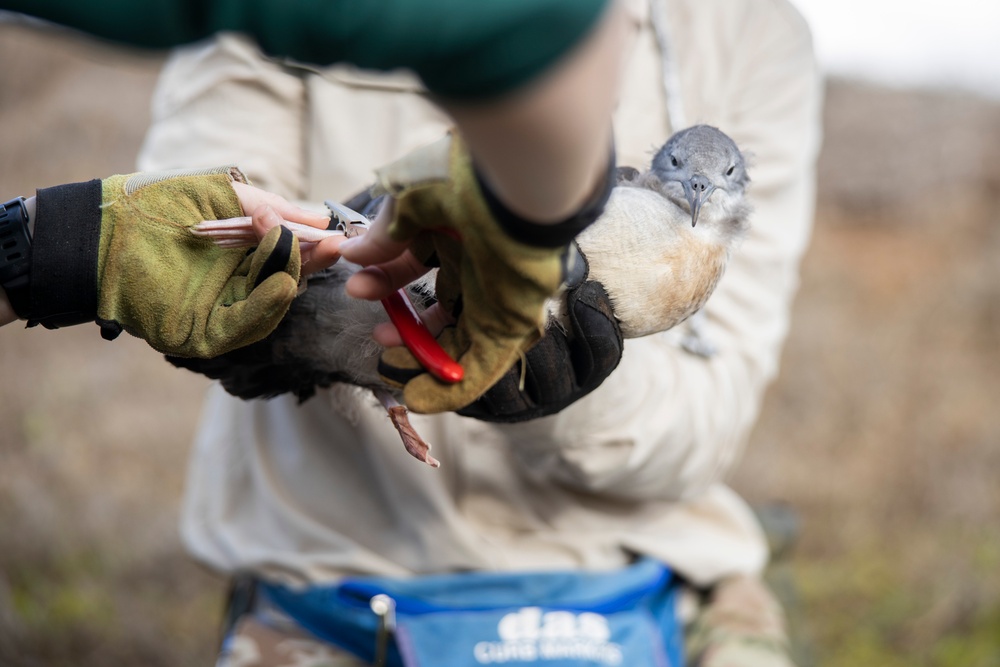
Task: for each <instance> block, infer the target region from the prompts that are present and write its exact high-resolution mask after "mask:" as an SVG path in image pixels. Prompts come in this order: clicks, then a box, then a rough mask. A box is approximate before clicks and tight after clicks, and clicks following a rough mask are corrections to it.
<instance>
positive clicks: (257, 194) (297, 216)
mask: <svg viewBox="0 0 1000 667" xmlns="http://www.w3.org/2000/svg"><path fill="white" fill-rule="evenodd" d="M233 190H235V191H236V196H237V198H239V200H240V206H242V207H243V212H244V213H248V214H253V212H254V211H255V210H257V209H258V208H259V207H260V206H262V205H266V206H270V207H271V208H272V209H274V211H275V212H276V213H277V214H278V215H279V216H280V217H282V218H284V219H285V220H288V221H290V222H298V223H301V224H303V225H309V226H310V227H319V228H321V229H325V228H326V227H327V225H329V224H330V216H329V215H324V214H323V213H317V212H316V211H310V210H308V209H305V208H302V207H301V206H296V205H295V204H293V203H291V202H290V201H288V200H287V199H285V198H284V197H282V196H281V195H277V194H275V193H273V192H268V191H267V190H261V189H260V188H256V187H254V186H252V185H247V184H245V183H239V182H234V183H233Z"/></svg>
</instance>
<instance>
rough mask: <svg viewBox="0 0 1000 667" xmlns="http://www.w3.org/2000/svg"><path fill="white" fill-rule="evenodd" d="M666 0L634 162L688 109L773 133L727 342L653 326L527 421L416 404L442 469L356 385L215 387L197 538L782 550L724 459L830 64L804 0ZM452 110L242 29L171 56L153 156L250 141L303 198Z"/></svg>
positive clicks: (301, 565) (719, 553)
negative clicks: (300, 399)
mask: <svg viewBox="0 0 1000 667" xmlns="http://www.w3.org/2000/svg"><path fill="white" fill-rule="evenodd" d="M655 1H659V0H655ZM654 9H655V10H656V11H654V12H652V13H653V14H654V15H656V21H655V22H654V21H652V20H651V16H650V12H649V9H648V8H647V7H645V6H637V7H636V8H635V9H634V11H633V15H634V16H635V19H636V25H637V27H638V29H639V30H638V33H637V40H636V42H635V47H634V51H633V53H632V55H631V57H630V61H629V64H628V70H627V76H626V82H625V86H624V90H623V93H622V101H621V104H620V108H619V110H618V112H617V116H616V119H615V129H616V142H617V150H618V158H619V163H620V164H627V165H632V166H636V167H639V168H642V167H645V166H646V165H647V164H648V162H649V160H650V158H651V156H652V152H653V151H654V150H655V148H656V147H658V146H659V145H661V144H662V143H663V142H664V141H665V140H666V138H667V137H668V136H669V135H670V134H671V132H672V131H673V130H674V129H680V125H682V124H683V125H688V124H694V123H701V122H704V123H709V124H712V125H716V126H718V127H720V128H721V129H723V130H724V131H725V132H727V133H728V134H729V135H730V136H732V137H733V138H734V139H735V140H736V142H737V143H738V144H739V145H740V147H741V148H743V149H744V150H745V151H748V152H749V153H751V154H752V155H753V159H752V162H751V172H750V173H751V178H752V180H753V182H752V184H751V190H750V195H751V199H752V202H753V206H754V209H755V213H754V216H753V218H752V230H751V232H750V234H749V237H748V238H747V240H746V241H745V242H744V243H743V245H742V247H741V248H740V249H739V251H738V252H737V254H736V256H735V257H734V259H733V261H732V263H731V265H730V268H729V270H728V272H727V274H726V276H725V277H724V278H723V280H722V282H721V284H720V285H719V287H718V289H717V291H716V293H715V295H714V296H713V297H712V298H711V300H710V301H709V303H708V305H707V306H706V312H707V321H708V326H707V334H708V336H709V337H710V339H711V340H712V342H713V343H714V344H715V345H716V346H717V348H718V354H716V355H715V356H714V357H712V358H711V359H708V360H706V359H703V358H701V357H698V356H693V355H691V354H689V353H687V352H685V351H683V350H682V349H681V348H680V347H679V346H678V345H677V338H678V337H677V335H676V334H674V333H672V332H668V333H667V334H661V335H656V336H651V337H647V338H643V339H633V340H629V341H627V342H626V346H625V352H624V356H623V359H622V362H621V365H620V366H619V368H618V369H617V370H616V371H615V372H614V373H613V374H612V375H611V377H610V378H608V380H607V381H606V382H605V383H604V384H603V385H602V386H601V387H600V388H599V389H597V390H596V391H594V392H593V393H592V394H590V395H589V396H587V397H585V398H584V399H582V400H580V401H578V402H577V403H575V404H574V405H572V406H570V407H569V408H568V409H566V410H565V411H563V412H562V413H560V414H558V415H554V416H552V417H549V418H545V419H541V420H537V421H534V422H529V423H525V424H516V425H492V424H486V423H482V422H477V421H474V420H471V419H466V418H462V417H458V416H455V415H453V414H446V415H435V416H414V419H413V422H414V425H415V427H416V428H417V429H418V430H419V432H420V433H421V434H422V435H423V436H424V437H425V438H426V439H427V440H428V441H429V442H431V443H432V444H433V446H434V450H433V453H434V455H435V456H436V457H437V458H438V459H439V460H441V462H442V467H441V468H440V469H438V470H433V469H430V468H428V467H427V466H424V465H421V464H419V463H418V462H416V461H414V460H413V459H412V458H410V457H409V456H408V455H407V454H406V452H405V451H404V450H403V448H402V446H401V445H400V441H399V438H398V436H397V434H396V432H395V430H394V429H393V427H392V426H391V424H390V423H389V422H388V420H387V418H386V416H385V414H384V411H383V410H382V409H381V408H380V407H379V406H378V405H377V403H376V402H375V400H374V399H373V398H372V397H371V396H370V395H369V394H368V393H366V392H361V391H359V390H356V389H353V388H347V387H334V388H333V389H331V390H329V391H326V392H321V393H320V394H319V395H318V396H317V397H315V398H313V399H312V400H310V401H308V402H306V403H305V404H304V405H301V406H299V405H297V404H296V401H295V399H293V398H291V397H287V396H286V397H280V398H277V399H273V400H271V401H251V402H243V401H240V400H238V399H235V398H233V397H230V396H228V395H227V394H225V393H224V392H223V391H222V389H220V388H219V387H214V388H213V389H212V390H211V391H210V394H209V397H208V400H207V403H206V405H205V411H204V416H203V420H202V424H201V427H200V431H199V434H198V437H197V442H196V444H195V448H194V453H193V458H192V461H191V468H190V475H189V481H188V488H187V496H186V501H185V505H184V512H183V521H182V531H183V536H184V539H185V540H186V542H187V544H188V546H189V548H190V550H191V551H192V552H193V554H194V555H195V556H196V557H197V558H199V559H201V560H202V561H204V562H205V563H207V564H208V565H210V566H212V567H215V568H217V569H220V570H222V571H228V572H232V571H236V570H243V571H247V570H249V571H255V572H257V573H259V574H262V575H264V576H270V577H278V578H281V579H282V580H288V581H303V580H305V581H312V582H325V581H331V580H335V579H337V578H338V577H341V576H344V575H348V574H351V575H355V574H379V575H405V574H409V573H429V572H440V571H449V570H464V569H474V570H481V569H485V570H515V569H533V570H537V569H548V568H575V567H587V568H607V567H613V566H618V565H621V564H623V563H624V562H626V561H628V560H629V558H630V557H631V556H632V555H633V554H636V553H640V554H648V555H651V556H654V557H656V558H659V559H662V560H663V561H665V562H666V563H668V564H670V565H671V566H673V567H674V568H675V569H676V570H677V571H679V572H681V573H682V574H683V575H685V576H686V577H688V578H689V579H690V580H692V581H693V582H695V583H700V584H708V583H711V582H713V581H715V580H717V579H718V578H720V577H723V576H726V575H728V574H734V573H740V572H743V573H754V572H757V571H759V570H760V569H761V568H762V567H763V565H764V563H765V560H766V546H765V542H764V539H763V536H762V534H761V531H760V529H759V527H758V525H757V523H756V522H755V520H754V518H753V515H752V513H751V512H750V510H749V509H748V507H747V506H746V505H745V503H744V502H743V501H742V500H741V499H740V498H739V497H738V496H737V495H736V494H734V493H733V492H732V491H731V490H730V489H729V488H728V487H726V486H725V485H724V482H723V480H724V477H725V475H726V474H727V472H728V471H729V470H730V469H731V468H732V467H733V465H734V463H735V462H736V461H737V459H738V457H739V456H740V454H741V451H742V448H743V445H744V443H745V441H746V439H747V435H748V432H749V430H750V428H751V427H752V425H753V423H754V421H755V419H756V417H757V414H758V411H759V409H760V403H761V399H762V395H763V392H764V389H765V387H766V385H767V383H768V382H769V381H770V380H771V379H772V378H773V377H774V376H775V373H776V372H777V368H778V358H779V353H780V348H781V344H782V342H783V340H784V338H785V335H786V332H787V330H788V324H789V309H790V305H791V301H792V297H793V294H794V292H795V289H796V286H797V273H798V264H799V260H800V257H801V255H802V253H803V251H804V249H805V247H806V244H807V242H808V237H809V233H810V227H811V220H812V205H813V199H814V163H815V159H816V155H817V152H818V148H819V141H820V137H819V127H820V119H819V113H820V94H821V93H820V81H819V77H818V73H817V70H816V67H815V63H814V60H813V55H812V46H811V41H810V36H809V33H808V30H807V28H806V26H805V24H804V22H803V21H802V19H801V18H800V17H799V16H798V14H797V13H796V12H795V11H794V10H793V9H792V8H791V7H790V6H789V5H788V4H787V3H786V2H785V1H784V0H664V1H663V3H662V4H661V5H657V6H656V7H655V8H654ZM658 11H661V13H657V12H658ZM654 24H655V25H654ZM658 31H659V35H658V34H657V32H658ZM667 42H669V49H668V50H667V51H665V52H664V51H661V48H660V45H661V44H665V43H667ZM668 99H669V101H670V104H671V108H670V113H668ZM681 116H683V119H681V118H680V117H681ZM672 118H673V122H674V125H676V127H672V124H671V119H672ZM448 125H449V122H448V119H447V118H446V117H444V116H443V115H442V114H441V113H440V112H439V111H438V110H437V109H435V108H434V107H433V106H431V105H430V104H428V103H427V102H426V101H425V100H424V99H423V98H422V97H421V96H420V91H419V86H417V85H416V84H415V82H414V80H413V79H411V78H409V77H408V76H407V75H405V74H399V75H393V76H389V77H386V76H374V75H368V74H366V73H362V72H358V71H354V70H350V69H347V68H335V69H332V70H328V71H325V72H322V73H316V72H311V71H308V70H305V69H302V68H290V67H285V66H282V65H280V64H277V63H274V62H269V61H266V60H263V59H261V58H259V57H258V56H257V55H256V54H255V51H254V49H253V48H252V47H250V46H249V45H248V44H247V43H246V42H244V41H243V40H242V39H240V38H237V37H234V36H225V37H222V38H220V39H218V40H216V41H214V42H211V43H209V44H206V45H200V46H195V47H191V48H188V49H185V50H182V51H179V52H177V53H176V54H175V55H174V56H173V57H172V58H171V60H170V61H169V63H168V65H167V67H166V69H165V71H164V73H163V76H162V80H161V83H160V86H159V89H158V91H157V95H156V98H155V101H154V123H153V126H152V127H151V129H150V132H149V135H148V137H147V141H146V144H145V146H144V149H143V152H142V155H141V158H140V163H139V166H140V168H141V169H159V168H168V167H178V166H197V165H202V164H204V165H209V164H223V163H234V162H235V163H237V164H239V165H241V166H242V167H243V169H244V170H245V171H246V172H247V173H248V174H249V175H250V177H251V179H252V180H253V181H254V182H255V183H256V184H257V185H260V186H261V187H264V188H266V189H269V190H274V191H277V192H279V193H281V194H283V195H285V196H287V197H290V198H294V199H300V200H311V201H322V200H323V199H325V198H341V199H343V198H346V197H348V196H349V195H351V194H354V193H355V192H357V191H359V190H361V189H362V188H363V187H365V186H366V185H368V184H369V183H370V182H371V180H372V176H373V172H374V169H375V168H376V167H378V166H381V165H383V164H384V163H386V162H388V161H390V160H392V159H395V158H396V157H399V156H401V155H402V154H404V153H406V152H407V151H409V150H411V149H412V148H414V147H416V146H418V145H421V144H424V143H427V142H429V141H432V140H434V139H436V138H438V137H439V136H440V135H441V134H442V133H443V132H444V130H445V129H446V128H447V127H448Z"/></svg>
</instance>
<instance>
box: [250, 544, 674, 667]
mask: <svg viewBox="0 0 1000 667" xmlns="http://www.w3.org/2000/svg"><path fill="white" fill-rule="evenodd" d="M677 591H678V586H677V579H676V577H674V576H673V573H672V572H671V571H670V570H669V569H668V568H667V567H666V566H665V565H663V564H662V563H659V562H656V561H654V560H652V559H642V560H639V561H637V562H636V563H635V564H633V565H630V566H629V567H626V568H623V569H620V570H614V571H610V572H562V571H559V572H538V573H528V574H525V573H517V574H512V573H462V574H449V575H435V576H428V577H417V578H411V579H394V578H384V577H372V578H357V579H347V580H344V581H342V582H341V583H340V584H338V585H335V586H323V587H312V588H307V589H304V590H300V589H293V588H289V587H285V586H278V585H274V584H266V583H263V584H261V587H260V592H261V593H262V594H263V595H265V596H266V598H267V599H268V600H269V601H270V602H271V603H272V604H274V605H275V606H276V607H278V608H279V609H281V610H282V611H283V612H284V613H286V614H288V615H289V616H290V617H292V618H293V619H294V620H295V621H296V622H297V623H299V624H300V625H301V626H302V627H303V628H305V629H306V630H308V631H310V632H311V633H313V634H314V635H316V636H317V637H320V638H322V639H324V640H326V641H329V642H331V643H333V644H336V645H337V646H340V647H342V648H343V649H345V650H347V651H350V652H351V653H353V654H355V655H357V656H358V657H360V658H361V659H363V660H366V661H372V660H373V659H374V657H375V642H376V636H377V632H378V624H379V618H378V616H377V615H376V614H375V613H374V612H373V611H372V609H371V606H370V602H371V599H372V598H373V597H375V596H376V595H385V596H388V597H389V598H391V599H392V600H393V602H394V603H395V614H396V627H395V639H396V642H395V643H394V644H391V645H390V646H389V647H388V654H387V656H386V658H387V659H386V664H387V665H390V666H391V667H479V666H481V665H512V666H514V667H534V666H537V667H619V666H621V667H683V657H682V656H683V652H682V629H681V627H680V623H679V621H678V619H677V617H676V611H675V608H676V602H677Z"/></svg>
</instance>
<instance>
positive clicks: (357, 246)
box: [340, 200, 409, 287]
mask: <svg viewBox="0 0 1000 667" xmlns="http://www.w3.org/2000/svg"><path fill="white" fill-rule="evenodd" d="M394 208H395V202H394V201H391V200H390V201H389V202H388V203H386V205H385V206H383V207H382V208H381V209H379V212H378V215H376V216H375V219H374V220H373V221H372V224H371V226H370V227H369V228H368V231H367V232H366V233H365V234H362V235H360V236H355V237H354V238H352V239H349V240H348V241H346V242H345V243H343V244H342V245H341V247H340V252H341V254H342V255H343V256H344V259H346V260H347V261H349V262H354V263H355V264H360V265H361V266H371V265H373V264H384V263H386V262H389V261H391V260H393V259H395V258H398V257H399V256H400V255H402V254H403V251H404V250H406V248H407V246H408V245H409V241H396V240H394V239H393V238H392V237H391V236H389V222H390V221H391V220H392V213H393V209H394ZM401 286H402V285H400V287H401Z"/></svg>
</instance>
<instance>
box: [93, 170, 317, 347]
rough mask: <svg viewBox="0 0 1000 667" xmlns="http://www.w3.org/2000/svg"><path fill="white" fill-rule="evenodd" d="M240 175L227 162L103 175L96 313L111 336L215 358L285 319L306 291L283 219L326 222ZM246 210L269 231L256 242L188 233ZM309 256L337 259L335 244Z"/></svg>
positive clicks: (299, 258)
mask: <svg viewBox="0 0 1000 667" xmlns="http://www.w3.org/2000/svg"><path fill="white" fill-rule="evenodd" d="M242 180H243V176H242V174H241V173H240V172H239V170H237V169H235V168H222V169H219V170H215V171H214V172H213V173H210V174H204V173H202V174H192V173H184V172H181V173H177V172H173V173H171V172H166V173H160V174H155V173H154V174H133V175H128V176H113V177H111V178H109V179H106V180H104V181H103V183H102V192H103V204H102V209H101V210H102V213H101V222H100V226H101V242H100V249H99V251H98V271H97V275H98V306H97V320H98V324H100V325H101V327H102V330H103V334H104V335H105V337H106V338H109V339H110V338H114V337H116V336H117V335H118V334H119V333H120V332H121V331H122V330H125V331H128V332H130V333H133V334H134V335H136V336H138V337H140V338H143V339H145V340H146V341H147V342H148V343H149V344H150V345H151V346H152V347H153V348H155V349H157V350H159V351H161V352H164V353H168V354H172V355H175V356H188V357H214V356H217V355H219V354H222V353H224V352H226V351H229V350H232V349H235V348H238V347H242V346H244V345H248V344H250V343H253V342H255V341H257V340H260V339H262V338H264V337H265V336H267V335H268V334H269V333H270V332H271V331H272V330H273V329H274V327H275V326H277V324H278V322H279V321H280V320H281V318H282V317H283V316H284V314H285V312H286V311H287V309H288V306H289V305H290V304H291V302H292V300H293V299H294V298H295V296H296V294H297V292H298V281H299V277H300V269H301V263H302V255H301V253H300V249H299V244H298V243H296V242H295V239H294V236H293V235H292V233H291V232H289V231H288V230H287V229H285V228H282V227H280V226H277V225H276V220H280V219H288V220H292V221H296V222H299V223H302V224H307V225H310V226H317V227H318V226H323V227H325V226H326V223H327V222H328V221H327V219H326V218H325V217H324V216H322V215H319V214H316V213H311V212H309V211H306V210H304V209H300V208H299V207H297V206H294V205H292V204H290V203H288V202H287V201H285V200H284V199H282V198H281V197H278V196H276V195H273V194H271V193H267V192H264V191H262V190H259V189H257V188H252V187H251V186H249V185H246V184H245V183H242V182H240V181H242ZM243 213H251V214H252V217H253V221H254V226H255V228H259V229H260V230H261V231H262V232H263V238H262V240H261V241H260V243H259V245H258V246H257V247H256V249H255V250H252V251H249V252H248V251H245V250H240V249H232V248H230V249H226V248H219V247H217V246H216V245H215V243H213V242H212V241H211V240H210V239H205V238H197V237H194V236H192V235H191V234H189V232H188V230H189V228H190V227H192V226H194V225H196V224H198V223H199V222H201V221H203V220H212V219H224V218H231V217H236V216H238V215H240V214H243ZM307 257H308V258H309V259H311V260H312V261H313V262H315V263H317V264H321V263H324V262H325V263H327V264H329V263H332V261H336V245H335V243H329V244H325V245H324V244H317V245H316V246H315V247H314V248H312V250H311V252H310V253H309V255H307Z"/></svg>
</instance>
